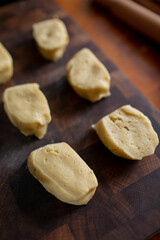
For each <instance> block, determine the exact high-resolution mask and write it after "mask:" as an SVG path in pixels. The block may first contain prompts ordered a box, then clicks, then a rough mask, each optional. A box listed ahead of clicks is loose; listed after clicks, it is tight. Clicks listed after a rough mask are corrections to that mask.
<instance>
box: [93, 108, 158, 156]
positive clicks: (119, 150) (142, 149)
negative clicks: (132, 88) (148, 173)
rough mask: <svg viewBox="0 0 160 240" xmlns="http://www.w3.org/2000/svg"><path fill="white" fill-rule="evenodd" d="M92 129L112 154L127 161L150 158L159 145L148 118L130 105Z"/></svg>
mask: <svg viewBox="0 0 160 240" xmlns="http://www.w3.org/2000/svg"><path fill="white" fill-rule="evenodd" d="M93 128H94V129H95V131H96V132H97V134H98V136H99V138H100V139H101V141H102V142H103V143H104V145H105V146H106V147H107V148H108V149H109V150H110V151H111V152H112V153H114V154H115V155H117V156H120V157H123V158H127V159H133V160H141V159H142V158H143V157H147V156H150V155H152V154H153V153H154V151H155V148H156V146H157V145H158V143H159V140H158V136H157V134H156V132H155V131H154V129H153V127H152V124H151V122H150V120H149V119H148V117H146V116H145V115H144V114H143V113H142V112H140V111H139V110H137V109H136V108H133V107H131V106H130V105H125V106H123V107H121V108H119V109H117V110H116V111H114V112H112V113H110V114H109V115H107V116H105V117H104V118H102V119H101V120H100V121H99V122H98V123H97V124H95V125H93Z"/></svg>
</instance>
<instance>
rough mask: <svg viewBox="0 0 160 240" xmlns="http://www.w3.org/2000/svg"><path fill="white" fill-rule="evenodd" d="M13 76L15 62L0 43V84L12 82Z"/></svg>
mask: <svg viewBox="0 0 160 240" xmlns="http://www.w3.org/2000/svg"><path fill="white" fill-rule="evenodd" d="M12 75H13V60H12V57H11V55H10V54H9V52H8V51H7V49H6V48H5V47H4V46H3V45H2V43H1V42H0V84H2V83H5V82H7V81H9V80H10V78H11V77H12Z"/></svg>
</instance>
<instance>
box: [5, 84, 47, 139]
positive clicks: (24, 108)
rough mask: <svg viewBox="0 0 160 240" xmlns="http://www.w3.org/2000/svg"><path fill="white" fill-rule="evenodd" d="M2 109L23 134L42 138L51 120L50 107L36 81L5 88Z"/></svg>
mask: <svg viewBox="0 0 160 240" xmlns="http://www.w3.org/2000/svg"><path fill="white" fill-rule="evenodd" d="M3 102H4V109H5V111H6V113H7V115H8V117H9V119H10V121H11V122H12V123H13V125H14V126H16V127H17V128H18V129H19V130H20V131H21V132H22V133H23V134H24V135H26V136H28V135H33V134H34V135H35V136H36V137H38V138H43V136H44V135H45V134H46V130H47V126H48V123H49V122H50V121H51V116H50V109H49V106H48V102H47V100H46V97H45V96H44V94H43V93H42V92H41V91H40V89H39V85H38V84H37V83H28V84H22V85H17V86H14V87H10V88H7V89H6V90H5V92H4V94H3Z"/></svg>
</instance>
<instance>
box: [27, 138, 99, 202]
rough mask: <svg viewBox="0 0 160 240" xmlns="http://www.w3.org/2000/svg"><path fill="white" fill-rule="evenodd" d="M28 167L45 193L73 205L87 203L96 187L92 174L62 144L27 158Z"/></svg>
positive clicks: (94, 177) (39, 151) (38, 151)
mask: <svg viewBox="0 0 160 240" xmlns="http://www.w3.org/2000/svg"><path fill="white" fill-rule="evenodd" d="M28 168H29V171H30V173H31V174H32V175H33V176H34V177H35V178H37V179H38V181H39V182H40V183H41V184H42V185H43V187H44V188H45V189H46V190H47V191H48V192H50V193H51V194H53V195H54V196H55V197H56V198H58V199H59V200H61V201H63V202H66V203H70V204H74V205H83V204H87V203H88V201H89V200H90V199H91V198H92V196H93V195H94V193H95V191H96V187H97V185H98V183H97V179H96V176H95V175H94V173H93V171H92V170H91V169H90V168H89V167H88V165H87V164H86V163H85V162H84V161H83V160H82V158H81V157H80V156H79V155H78V154H77V153H76V152H75V151H74V150H73V149H72V148H71V147H70V146H69V145H68V144H66V143H64V142H62V143H57V144H49V145H46V146H44V147H42V148H39V149H37V150H35V151H33V152H32V153H31V154H30V156H29V158H28Z"/></svg>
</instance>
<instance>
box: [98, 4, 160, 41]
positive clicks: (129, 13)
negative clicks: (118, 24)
mask: <svg viewBox="0 0 160 240" xmlns="http://www.w3.org/2000/svg"><path fill="white" fill-rule="evenodd" d="M95 2H96V3H99V4H101V5H103V6H105V7H106V8H107V9H108V10H109V11H110V12H111V13H113V14H114V15H115V16H117V17H118V18H120V19H122V20H123V21H125V22H126V23H127V24H129V25H131V26H132V27H133V28H135V29H137V30H138V31H139V32H141V33H143V34H145V35H146V36H148V37H149V38H151V39H152V40H154V41H156V42H157V43H160V16H159V15H158V14H156V13H154V12H152V11H151V10H149V9H147V8H145V7H143V6H141V5H140V4H138V3H135V2H133V1H131V0H95Z"/></svg>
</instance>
